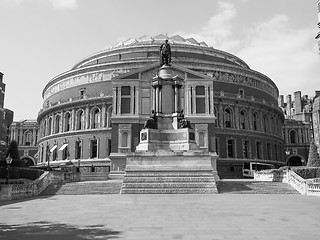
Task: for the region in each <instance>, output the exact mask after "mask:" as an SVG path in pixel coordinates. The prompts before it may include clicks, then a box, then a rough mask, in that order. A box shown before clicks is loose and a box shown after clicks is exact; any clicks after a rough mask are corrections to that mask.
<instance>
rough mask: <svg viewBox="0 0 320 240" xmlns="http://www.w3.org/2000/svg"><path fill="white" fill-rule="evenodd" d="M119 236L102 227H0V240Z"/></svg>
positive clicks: (46, 223) (45, 223) (32, 224)
mask: <svg viewBox="0 0 320 240" xmlns="http://www.w3.org/2000/svg"><path fill="white" fill-rule="evenodd" d="M119 234H121V232H119V231H113V230H110V229H106V228H104V226H102V225H94V226H84V227H77V226H71V225H66V224H57V223H50V222H34V223H30V224H25V225H1V224H0V239H6V240H13V239H24V240H40V239H41V240H43V239H46V240H56V239H68V240H78V239H79V240H80V239H116V238H118V235H119Z"/></svg>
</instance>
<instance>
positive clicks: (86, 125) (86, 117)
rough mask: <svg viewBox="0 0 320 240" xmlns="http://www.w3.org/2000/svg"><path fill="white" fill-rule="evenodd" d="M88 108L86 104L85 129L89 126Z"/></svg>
mask: <svg viewBox="0 0 320 240" xmlns="http://www.w3.org/2000/svg"><path fill="white" fill-rule="evenodd" d="M89 124H90V109H89V106H86V111H85V129H89V128H90V125H89Z"/></svg>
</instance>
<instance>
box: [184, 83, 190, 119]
mask: <svg viewBox="0 0 320 240" xmlns="http://www.w3.org/2000/svg"><path fill="white" fill-rule="evenodd" d="M184 89H185V91H184V101H185V107H186V109H185V114H191V89H190V86H188V85H185V87H184Z"/></svg>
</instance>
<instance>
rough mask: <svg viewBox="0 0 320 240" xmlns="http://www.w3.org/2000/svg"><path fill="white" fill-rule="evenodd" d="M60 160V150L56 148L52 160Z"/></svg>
mask: <svg viewBox="0 0 320 240" xmlns="http://www.w3.org/2000/svg"><path fill="white" fill-rule="evenodd" d="M57 158H58V148H55V149H54V150H53V152H52V160H53V161H56V160H57Z"/></svg>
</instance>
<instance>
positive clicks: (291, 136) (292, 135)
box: [289, 130, 297, 144]
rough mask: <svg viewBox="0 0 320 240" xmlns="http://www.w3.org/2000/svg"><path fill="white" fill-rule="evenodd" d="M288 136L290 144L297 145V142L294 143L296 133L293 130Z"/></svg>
mask: <svg viewBox="0 0 320 240" xmlns="http://www.w3.org/2000/svg"><path fill="white" fill-rule="evenodd" d="M289 136H290V143H291V144H295V143H297V142H296V136H297V133H296V131H295V130H291V131H290V133H289Z"/></svg>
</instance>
